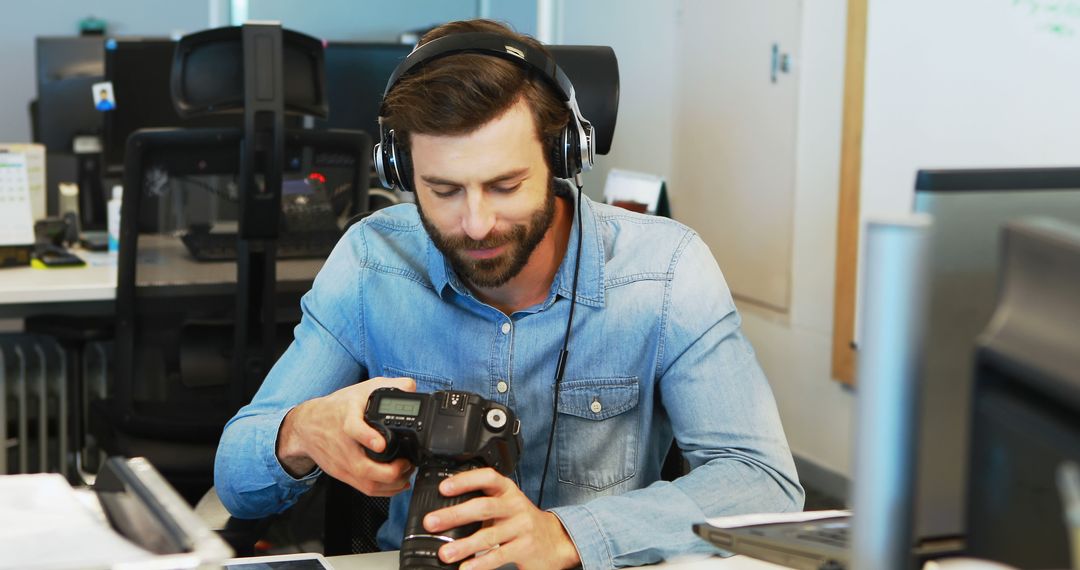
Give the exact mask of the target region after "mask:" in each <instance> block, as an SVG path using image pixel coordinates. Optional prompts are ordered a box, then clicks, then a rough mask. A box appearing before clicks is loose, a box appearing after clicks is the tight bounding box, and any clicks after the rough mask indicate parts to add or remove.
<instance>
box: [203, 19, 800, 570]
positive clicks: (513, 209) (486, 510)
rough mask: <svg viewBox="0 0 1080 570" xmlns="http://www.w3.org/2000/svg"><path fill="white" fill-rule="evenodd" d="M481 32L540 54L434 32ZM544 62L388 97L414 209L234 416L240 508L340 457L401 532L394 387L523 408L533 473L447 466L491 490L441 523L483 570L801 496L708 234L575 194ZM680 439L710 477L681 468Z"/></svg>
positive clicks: (363, 254)
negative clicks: (392, 422)
mask: <svg viewBox="0 0 1080 570" xmlns="http://www.w3.org/2000/svg"><path fill="white" fill-rule="evenodd" d="M473 31H480V32H490V33H496V34H501V35H504V36H506V37H508V38H512V39H513V40H515V41H517V42H524V43H526V44H527V45H529V46H531V47H532V48H534V49H543V48H542V46H540V44H539V43H538V42H536V41H535V40H532V39H531V38H527V37H522V36H518V35H517V34H514V33H513V32H511V31H509V30H507V29H506V28H505V27H503V26H501V25H499V24H495V23H493V22H487V21H472V22H457V23H452V24H447V25H445V26H442V27H440V28H437V29H436V30H434V31H432V32H431V33H430V34H428V35H427V36H425V37H424V39H423V40H422V41H421V43H422V44H423V43H426V42H429V41H432V40H434V39H436V38H438V37H442V36H445V35H448V34H455V33H461V32H473ZM535 75H536V74H535V73H528V72H526V71H525V70H524V69H523V67H521V66H519V65H517V64H515V63H512V62H508V61H506V60H504V59H501V58H498V57H493V56H491V55H485V54H476V53H465V54H457V55H451V56H446V57H443V58H440V59H438V60H437V61H433V62H430V63H428V64H426V65H424V66H423V67H421V68H419V69H418V70H416V71H411V72H410V73H409V74H408V75H406V76H403V77H402V78H401V79H400V81H398V82H397V83H396V84H395V85H394V87H393V88H392V89H391V90H390V92H389V93H388V95H387V97H386V100H385V101H384V103H383V115H384V116H383V119H382V120H383V124H384V128H388V129H389V128H392V129H394V130H395V133H396V134H397V137H398V144H400V145H401V148H400V149H399V150H401V151H405V152H408V154H409V156H411V163H412V171H411V173H409V174H408V176H409V185H410V186H411V187H412V188H413V189H414V190H415V192H416V199H417V204H416V206H415V207H414V206H413V205H399V206H395V207H391V208H388V209H384V210H381V211H379V212H377V213H376V214H374V215H372V216H370V217H368V218H367V219H365V220H364V221H363V222H361V223H359V224H357V225H356V226H354V227H353V228H351V229H350V230H349V232H348V233H347V234H346V235H345V237H344V238H343V239H342V241H341V242H340V243H339V244H338V246H337V248H336V249H335V250H334V252H333V253H332V254H331V256H330V258H329V259H328V260H327V262H326V265H325V266H324V268H323V270H322V272H320V274H319V276H318V277H317V278H316V280H315V284H314V286H313V287H312V290H311V291H310V292H309V293H308V294H307V295H305V297H304V299H303V302H302V308H303V311H304V316H303V320H302V322H301V323H300V325H299V326H298V327H297V328H296V331H295V340H294V342H293V344H292V346H291V347H290V348H289V350H288V351H287V352H286V353H285V354H284V355H283V356H282V358H281V360H280V361H278V363H277V364H276V365H275V366H274V368H273V370H272V371H271V372H270V374H269V376H268V377H267V379H266V381H265V382H264V384H263V386H262V388H261V389H260V391H259V393H258V394H257V395H256V397H255V399H254V400H253V401H252V403H251V404H250V405H248V406H246V407H244V408H243V409H241V410H240V412H239V413H238V414H237V416H236V417H235V418H234V419H233V420H232V421H231V422H230V423H229V425H228V426H227V428H226V430H225V434H224V435H223V437H222V440H221V445H220V448H219V450H218V460H217V467H216V483H217V490H218V494H219V495H220V496H221V499H222V501H223V502H224V503H225V505H226V506H227V507H228V508H229V510H230V511H232V512H233V514H235V515H237V516H240V517H256V516H264V515H267V514H270V513H273V512H277V511H280V510H282V509H284V508H286V507H287V506H288V505H290V504H291V503H292V502H293V501H294V500H295V499H296V498H297V497H298V496H299V495H300V494H301V493H302V492H304V491H305V490H306V489H307V488H308V487H309V486H310V485H311V484H312V482H313V480H314V478H315V477H317V476H318V475H319V474H320V473H321V472H323V471H325V472H326V473H329V474H330V475H332V476H334V477H336V478H338V479H340V480H342V481H344V482H345V483H348V484H350V485H352V486H353V487H355V488H357V489H359V490H360V491H363V492H364V493H367V494H369V495H378V496H393V499H392V502H391V512H390V519H389V521H388V522H387V524H385V525H384V526H383V528H382V529H381V531H380V533H379V541H380V545H381V546H383V547H385V548H397V547H399V546H400V543H401V538H402V532H403V528H404V522H405V514H406V511H407V507H408V500H409V497H410V492H409V491H408V488H409V479H408V477H409V475H410V472H411V468H412V466H410V465H408V464H407V462H406V461H405V460H396V461H394V462H392V463H390V464H380V463H376V462H373V461H371V460H370V459H368V458H367V456H366V455H365V453H364V448H365V447H366V448H369V449H372V450H375V451H382V450H383V449H384V445H385V442H384V441H383V439H382V437H380V435H379V434H378V432H377V431H375V430H374V429H372V428H371V427H370V426H368V425H367V424H366V423H364V421H363V417H362V416H363V410H364V404H365V402H366V401H367V398H368V395H369V394H370V393H371V392H372V391H373V390H375V389H376V388H379V387H384V386H392V387H397V388H400V389H403V390H417V391H420V392H431V391H435V390H439V389H448V388H453V389H455V390H465V391H470V392H475V393H477V394H480V395H481V396H483V397H485V398H488V399H490V400H494V401H497V402H499V403H502V404H504V405H507V406H508V407H510V408H511V409H513V410H514V411H515V412H516V414H517V415H518V417H519V418H520V420H521V425H522V438H523V441H524V448H523V452H522V456H521V458H520V461H519V465H518V468H517V470H516V471H515V473H514V474H513V476H512V477H510V478H507V477H503V476H501V475H499V474H498V473H496V472H495V471H493V470H491V469H478V470H473V471H468V472H464V473H461V474H458V475H455V476H453V477H451V478H449V479H447V480H446V481H444V482H443V484H442V485H441V487H440V491H441V492H442V493H443V494H444V495H447V496H456V495H460V494H463V493H467V492H470V491H480V492H482V493H483V495H484V496H482V497H479V498H475V499H472V500H469V501H466V502H464V503H462V504H460V505H456V506H453V507H449V508H445V509H442V510H439V511H435V512H433V513H431V514H430V515H429V516H428V517H427V518H426V519H425V521H424V525H425V527H426V528H427V530H429V531H432V532H438V531H441V530H445V529H447V528H453V527H457V526H460V525H462V524H466V523H469V522H478V521H483V522H485V523H486V524H485V525H484V527H483V528H482V529H481V530H479V531H477V532H476V533H475V534H473V535H472V536H470V537H467V538H464V539H461V540H458V541H456V542H452V543H448V544H446V545H445V546H443V547H441V548H440V550H439V556H440V558H441V559H442V560H443V561H445V562H457V561H465V562H464V564H463V565H462V568H463V569H465V570H484V569H489V568H496V567H498V566H500V565H502V564H505V563H508V562H515V563H517V564H518V566H519V567H522V568H570V567H573V566H576V565H581V566H584V567H585V568H586V569H590V570H591V569H593V568H612V567H616V566H625V565H631V564H644V563H648V562H655V561H658V560H660V559H662V558H665V557H668V556H671V555H675V554H681V553H685V552H690V551H708V550H709V549H710V547H709V546H708V545H707V544H706V543H705V542H704V541H702V540H699V539H698V538H696V537H695V536H694V535H693V533H692V532H691V530H690V526H691V524H692V523H693V522H697V521H701V520H704V519H705V518H706V517H710V516H717V515H722V514H734V513H746V512H760V511H784V510H797V509H799V508H801V505H802V488H801V487H800V486H799V483H798V481H797V476H796V474H795V469H794V465H793V463H792V458H791V454H790V452H789V450H788V447H787V443H786V440H785V437H784V434H783V430H782V428H781V426H780V421H779V418H778V414H777V411H776V406H775V403H774V401H773V399H772V394H771V392H770V390H769V387H768V383H767V381H766V380H765V378H764V375H763V374H762V372H761V369H760V367H759V366H758V364H757V361H756V360H755V357H754V353H753V350H752V349H751V347H750V345H749V343H748V342H747V340H746V339H745V338H744V337H743V335H742V333H741V332H740V330H739V316H738V314H737V312H736V311H735V307H734V304H733V303H732V300H731V296H730V293H729V292H728V289H727V287H726V285H725V283H724V279H723V276H722V275H721V273H720V271H719V269H718V267H717V266H716V262H715V260H714V259H713V257H712V255H711V254H710V253H709V251H708V248H707V247H706V246H705V245H704V243H703V242H702V241H701V239H700V238H698V236H697V235H696V234H695V233H694V232H693V231H692V230H690V229H688V228H686V227H685V226H682V225H680V224H678V223H676V222H674V221H671V220H668V219H664V218H657V217H651V216H644V215H640V214H635V213H631V212H628V211H626V210H622V209H618V208H614V207H611V206H607V205H603V204H596V203H593V202H592V201H590V200H588V199H587V198H581V203H580V204H577V203H576V202H575V198H574V196H573V195H572V194H571V193H569V192H567V191H566V190H567V187H566V185H565V184H564V183H563V182H560V181H556V180H554V179H553V178H552V175H551V172H552V166H553V165H552V156H553V154H552V146H553V143H552V137H553V136H555V134H556V133H559V132H561V131H562V129H563V127H564V126H565V125H566V124H567V121H568V120H569V119H570V117H569V112H568V110H567V106H566V104H564V103H563V102H562V101H561V100H559V98H558V97H557V96H556V95H555V94H554V93H553V89H552V88H551V87H550V86H549V85H547V84H546V83H544V81H542V80H541V79H540V78H538V77H536V76H535ZM579 205H580V208H581V226H580V229H581V234H580V235H581V240H580V241H581V247H580V250H579V249H578V248H577V245H578V241H579V237H578V236H579V234H578V221H577V218H576V217H575V208H576V207H577V206H579ZM578 251H580V260H577V259H575V257H576V253H577V252H578ZM576 261H579V262H580V275H579V282H578V285H577V294H576V309H575V313H574V319H573V331H572V337H571V340H570V346H569V358H568V361H567V364H566V369H565V377H564V379H563V380H562V382H561V384H560V385H559V388H558V389H559V400H558V406H559V407H558V411H559V413H558V419H557V421H556V420H555V418H553V395H554V389H555V387H554V381H553V379H554V377H555V368H556V360H557V356H558V354H559V351H560V348H561V345H562V341H563V338H564V333H565V329H566V323H567V317H568V313H569V311H570V309H571V306H572V305H573V304H572V303H571V299H570V297H571V294H572V293H571V291H572V290H573V281H574V266H575V262H576ZM553 422H555V424H554V425H555V426H556V427H555V433H554V441H551V442H550V443H551V444H552V445H553V446H554V449H553V450H552V451H551V459H550V465H549V467H548V474H547V477H546V483H545V484H544V492H543V504H541V505H539V506H537V505H536V501H537V500H538V499H539V497H540V495H541V489H540V487H541V481H542V480H545V477H544V473H543V471H544V466H545V464H546V461H545V459H546V457H547V455H546V454H547V451H548V450H547V448H548V444H549V435H550V431H551V428H552V423H553ZM673 436H674V438H675V440H676V441H677V442H678V445H679V447H680V448H681V449H682V450H683V453H684V456H685V457H686V459H687V460H688V462H689V463H690V465H691V467H692V470H691V472H690V473H689V474H687V475H685V476H683V477H681V478H679V479H677V480H676V481H674V482H662V481H659V475H660V466H661V463H662V461H663V458H664V456H665V455H666V452H667V451H668V449H669V447H670V445H671V443H672V437H673ZM495 546H498V547H499V548H493V547H495ZM483 551H488V553H487V554H485V555H483V556H479V557H475V558H474V557H473V555H474V554H477V553H479V552H483Z"/></svg>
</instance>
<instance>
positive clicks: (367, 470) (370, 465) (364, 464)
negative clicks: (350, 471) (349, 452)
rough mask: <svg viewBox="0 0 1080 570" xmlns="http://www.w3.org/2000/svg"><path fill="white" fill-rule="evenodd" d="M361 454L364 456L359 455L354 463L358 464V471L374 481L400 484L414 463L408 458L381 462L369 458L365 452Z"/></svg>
mask: <svg viewBox="0 0 1080 570" xmlns="http://www.w3.org/2000/svg"><path fill="white" fill-rule="evenodd" d="M360 455H362V456H363V457H358V458H357V459H356V463H354V465H356V466H357V471H359V472H361V473H363V475H364V477H366V478H367V479H371V480H372V481H376V482H379V483H393V484H398V483H400V482H401V481H404V480H407V479H408V478H409V474H410V473H411V472H412V463H409V460H408V459H402V458H398V459H395V460H393V461H391V462H390V463H379V462H378V461H372V460H371V459H368V457H367V455H365V454H363V453H360Z"/></svg>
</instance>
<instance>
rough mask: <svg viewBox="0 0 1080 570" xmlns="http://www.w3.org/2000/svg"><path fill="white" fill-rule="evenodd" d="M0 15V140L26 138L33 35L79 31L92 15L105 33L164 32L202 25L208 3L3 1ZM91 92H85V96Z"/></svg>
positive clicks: (33, 84) (32, 94) (33, 90)
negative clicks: (1, 80) (0, 83)
mask: <svg viewBox="0 0 1080 570" xmlns="http://www.w3.org/2000/svg"><path fill="white" fill-rule="evenodd" d="M4 9H5V14H4V17H3V18H0V77H3V78H4V88H3V92H2V93H0V141H4V142H23V141H29V140H30V115H29V113H28V111H27V106H28V105H29V103H30V100H31V99H33V98H34V97H35V96H36V95H37V79H36V75H35V71H34V38H36V37H37V36H66V35H75V34H78V32H79V21H80V20H82V19H83V18H86V17H87V16H90V15H93V16H95V17H97V18H100V19H103V20H105V21H106V22H107V23H108V33H109V34H110V35H143V36H169V35H172V34H174V33H185V32H193V31H196V30H201V29H203V28H206V27H207V25H208V24H209V21H210V7H209V3H208V2H207V1H206V0H203V1H201V2H196V1H189V2H162V1H155V2H153V7H152V8H150V7H149V6H148V2H146V0H94V2H87V3H84V2H71V1H70V0H33V1H32V2H28V1H22V0H20V1H14V0H12V1H8V2H5V3H4ZM86 96H87V97H89V96H90V94H89V93H87V95H86Z"/></svg>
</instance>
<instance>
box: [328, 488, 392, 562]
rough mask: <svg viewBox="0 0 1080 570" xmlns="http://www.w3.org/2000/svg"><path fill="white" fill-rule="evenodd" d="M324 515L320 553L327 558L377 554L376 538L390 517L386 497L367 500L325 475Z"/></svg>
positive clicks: (368, 498) (361, 494) (366, 497)
mask: <svg viewBox="0 0 1080 570" xmlns="http://www.w3.org/2000/svg"><path fill="white" fill-rule="evenodd" d="M324 477H325V479H326V483H325V485H326V514H325V529H326V530H325V533H324V536H323V552H324V554H326V555H327V556H341V555H345V554H365V553H368V552H378V551H379V550H380V549H379V544H378V542H376V540H375V537H376V534H377V533H378V532H379V527H381V526H382V524H383V522H385V521H386V519H387V518H388V516H389V513H390V499H389V498H388V497H369V496H367V495H365V494H363V493H361V492H360V491H357V490H356V489H353V488H352V487H350V486H348V485H346V484H345V483H342V482H341V481H338V480H337V479H334V478H333V477H330V476H329V475H324Z"/></svg>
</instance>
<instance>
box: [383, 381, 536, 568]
mask: <svg viewBox="0 0 1080 570" xmlns="http://www.w3.org/2000/svg"><path fill="white" fill-rule="evenodd" d="M364 420H365V421H366V422H367V423H368V424H369V425H371V426H372V427H373V428H375V429H377V430H379V432H380V433H381V434H382V436H383V437H384V438H385V439H386V448H385V450H384V451H383V452H382V453H376V452H374V451H372V450H370V449H368V450H366V451H367V455H368V457H370V458H371V459H373V460H375V461H381V462H390V461H393V460H394V459H397V458H399V457H404V458H406V459H408V460H409V461H410V462H412V464H413V465H415V466H416V468H417V470H416V482H415V484H414V485H413V494H412V501H411V502H410V503H409V515H408V518H407V519H406V522H405V536H404V537H403V538H402V541H401V558H400V564H401V568H403V569H409V568H440V569H444V568H457V567H458V564H444V563H443V562H442V561H440V560H439V556H438V550H439V547H440V546H442V545H443V544H445V543H447V542H453V541H455V540H457V539H460V538H465V537H467V536H469V535H471V534H472V533H474V532H476V531H477V530H479V529H480V526H481V524H480V523H473V524H468V525H464V526H459V527H456V528H452V529H449V530H446V531H443V532H441V533H439V534H431V533H429V532H428V531H426V530H425V529H424V524H423V521H424V517H425V516H426V515H427V514H428V513H430V512H432V511H435V510H438V509H442V508H445V507H449V506H452V505H457V504H460V503H464V502H465V501H468V500H469V499H472V498H473V497H479V496H481V495H482V493H479V492H473V493H467V494H464V495H459V496H456V497H444V496H442V495H441V494H440V493H439V483H441V482H442V480H443V479H446V478H447V477H450V476H451V475H454V474H455V473H460V472H462V471H468V470H470V469H477V468H481V467H491V468H492V469H494V470H495V471H498V472H499V473H501V474H503V475H506V476H508V475H510V473H511V472H513V470H514V468H515V467H516V466H517V462H518V457H519V456H520V455H521V435H520V434H521V422H520V421H519V420H518V419H517V417H515V416H514V413H513V412H512V411H510V409H509V408H507V407H506V406H503V405H502V404H498V403H496V402H492V401H490V400H487V399H485V398H483V397H481V396H479V395H477V394H473V393H471V392H459V391H453V390H447V391H439V392H432V393H430V394H417V393H413V392H405V391H402V390H398V389H397V388H379V389H378V390H375V391H374V392H372V393H371V395H370V396H369V397H368V401H367V406H366V407H365V408H364Z"/></svg>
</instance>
